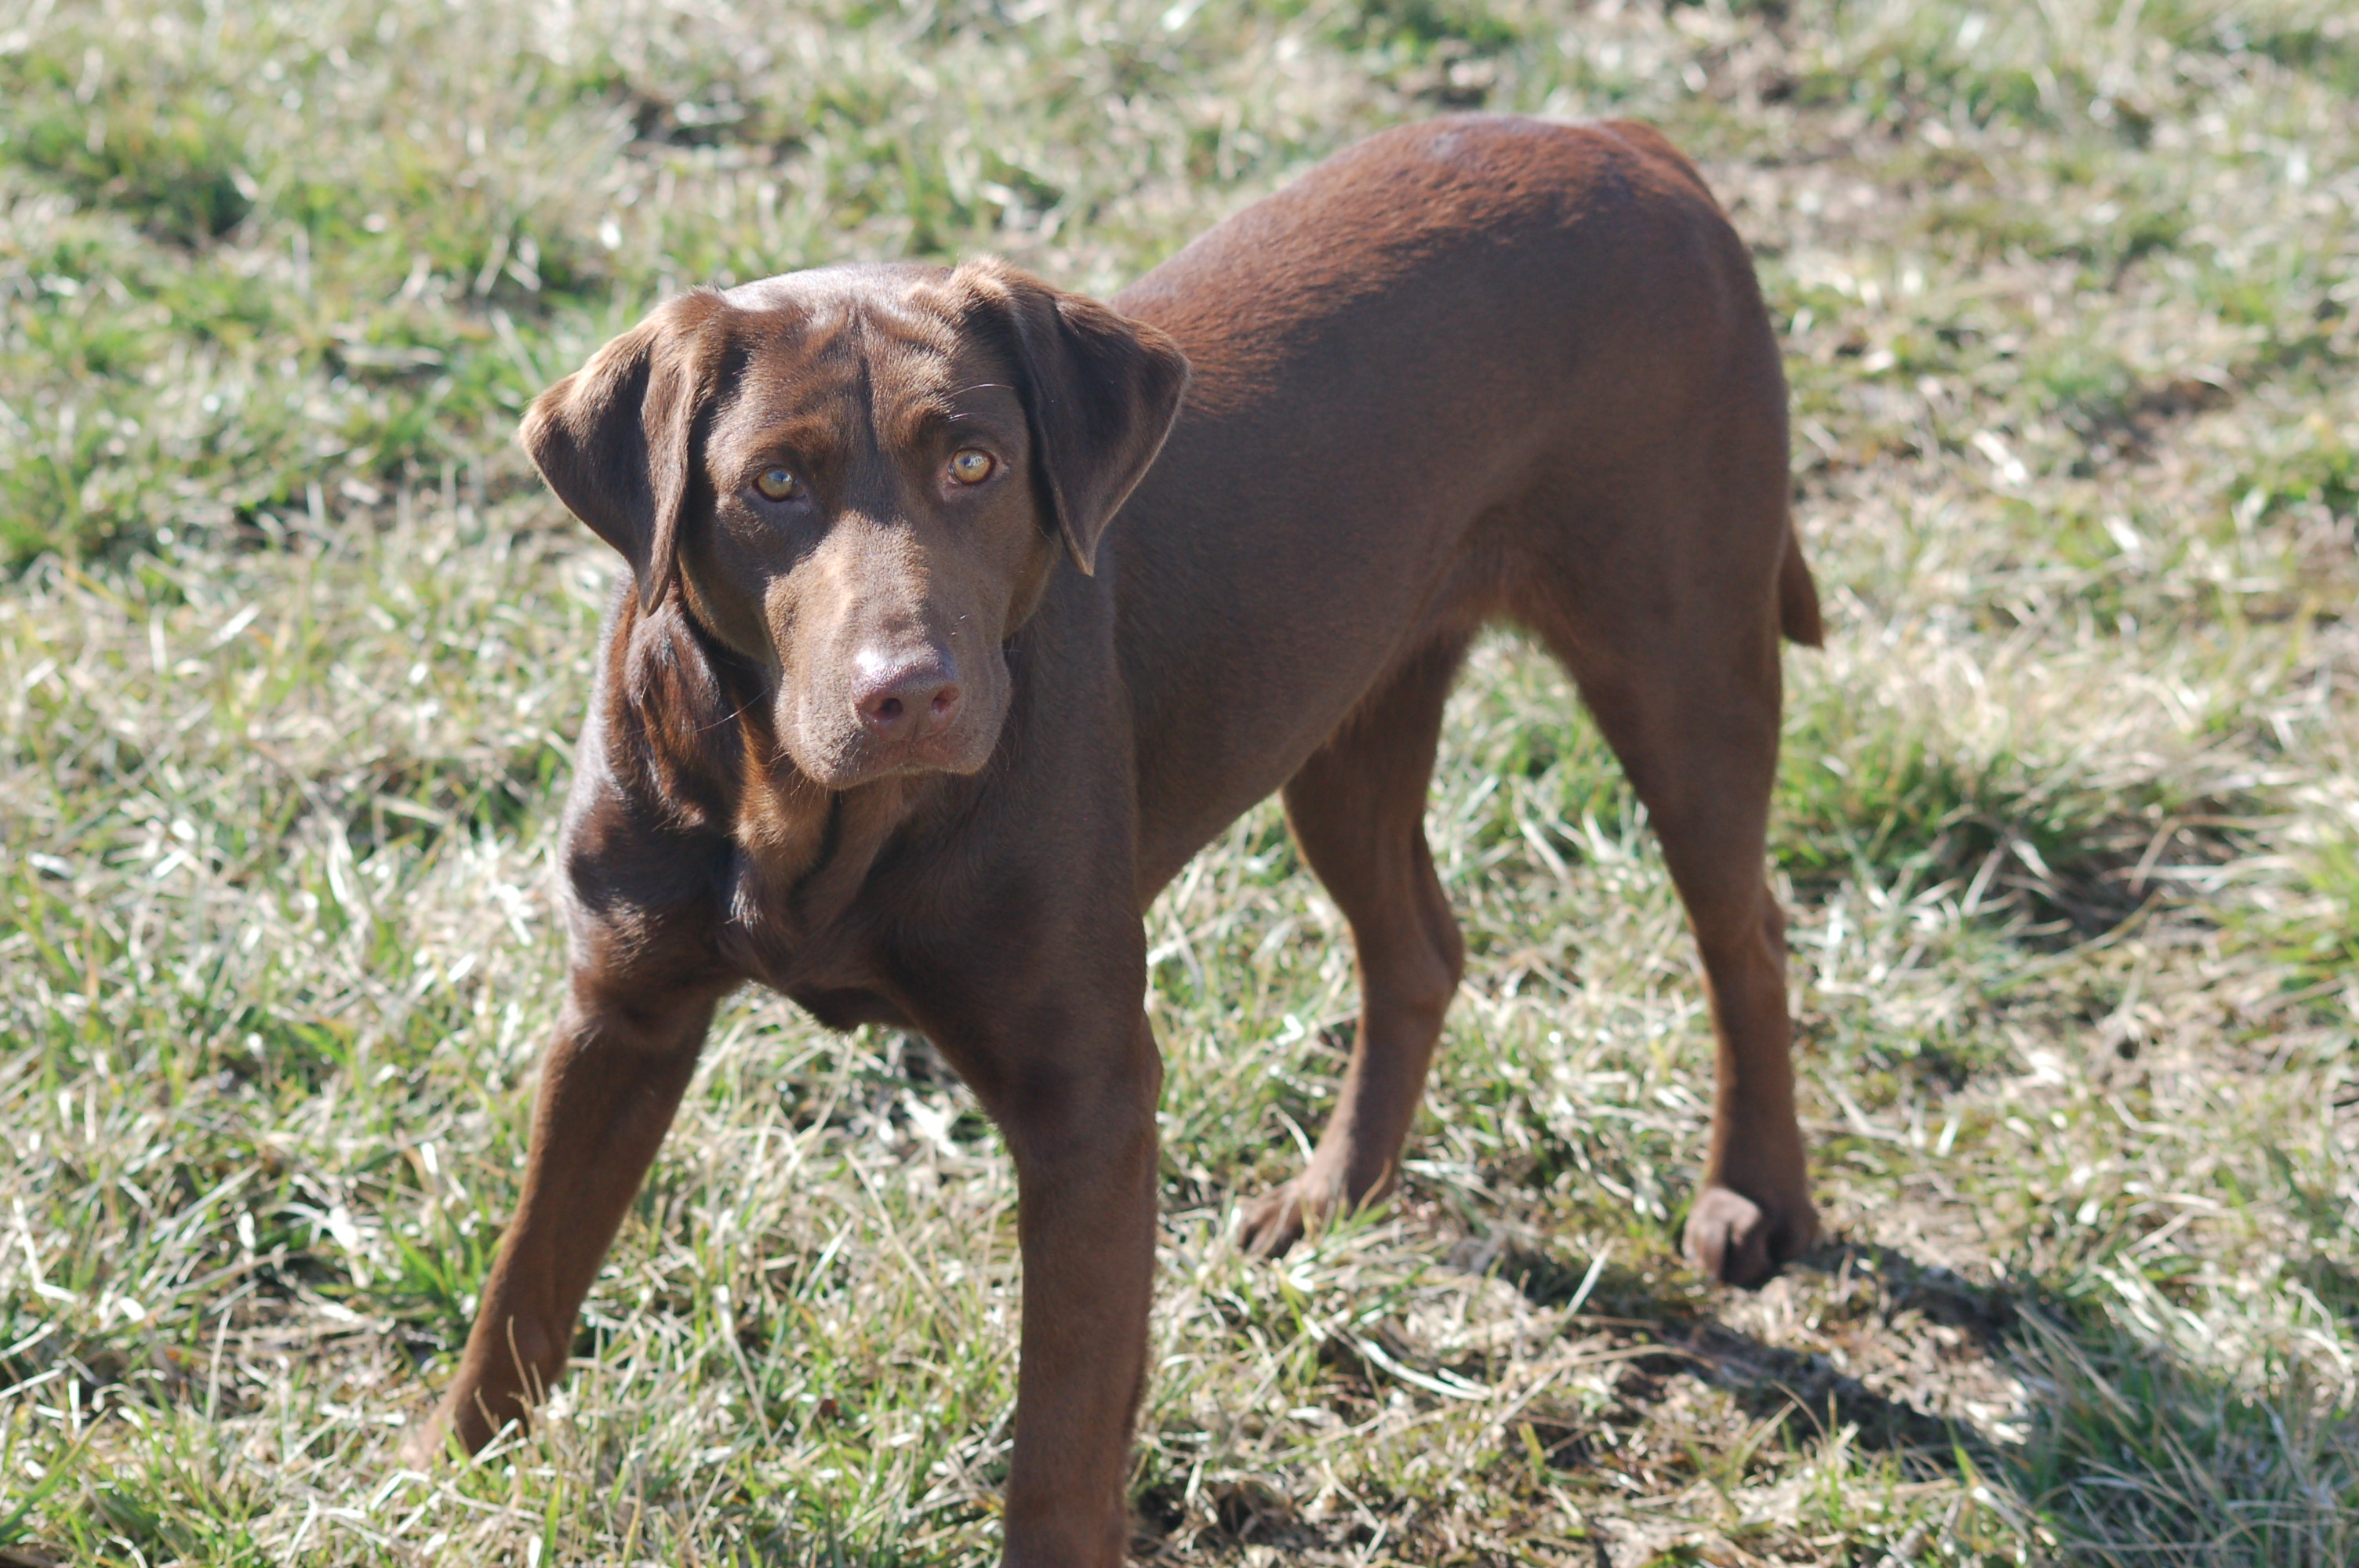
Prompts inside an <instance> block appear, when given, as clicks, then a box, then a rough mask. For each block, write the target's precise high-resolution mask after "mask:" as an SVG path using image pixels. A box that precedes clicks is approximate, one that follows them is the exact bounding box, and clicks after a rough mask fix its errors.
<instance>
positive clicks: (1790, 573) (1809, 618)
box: [1777, 523, 1827, 648]
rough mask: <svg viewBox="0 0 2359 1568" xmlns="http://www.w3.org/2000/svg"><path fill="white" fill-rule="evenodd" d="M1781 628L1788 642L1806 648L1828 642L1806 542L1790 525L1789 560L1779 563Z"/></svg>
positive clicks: (1787, 527) (1779, 618) (1778, 620)
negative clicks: (1805, 557)
mask: <svg viewBox="0 0 2359 1568" xmlns="http://www.w3.org/2000/svg"><path fill="white" fill-rule="evenodd" d="M1777 628H1778V630H1779V631H1781V632H1783V633H1786V640H1787V641H1788V642H1789V643H1800V644H1802V646H1804V647H1805V648H1816V647H1819V646H1821V644H1822V643H1825V641H1826V635H1827V632H1826V625H1825V623H1824V622H1821V620H1820V619H1819V585H1818V584H1817V583H1815V582H1813V581H1811V580H1810V563H1809V562H1807V561H1805V560H1803V559H1802V541H1801V540H1800V538H1799V537H1798V536H1797V535H1795V533H1794V528H1793V524H1790V523H1789V524H1787V526H1786V558H1785V559H1784V560H1782V561H1780V562H1778V563H1777Z"/></svg>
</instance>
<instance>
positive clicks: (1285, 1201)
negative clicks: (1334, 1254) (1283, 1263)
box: [1237, 1176, 1309, 1258]
mask: <svg viewBox="0 0 2359 1568" xmlns="http://www.w3.org/2000/svg"><path fill="white" fill-rule="evenodd" d="M1301 1188H1302V1178H1300V1177H1299V1176H1298V1177H1296V1178H1295V1179H1294V1180H1293V1181H1290V1182H1288V1183H1286V1184H1283V1185H1281V1186H1278V1187H1276V1188H1274V1189H1272V1190H1271V1191H1269V1192H1266V1193H1264V1194H1263V1195H1261V1196H1259V1197H1257V1198H1256V1199H1254V1201H1253V1202H1251V1203H1249V1204H1247V1205H1246V1206H1245V1216H1244V1217H1243V1218H1242V1219H1241V1220H1240V1221H1239V1222H1238V1225H1237V1245H1238V1246H1239V1247H1241V1248H1243V1249H1245V1250H1246V1251H1247V1252H1250V1253H1252V1254H1253V1255H1254V1256H1255V1257H1256V1258H1282V1257H1284V1256H1285V1255H1286V1253H1287V1251H1288V1249H1290V1248H1291V1247H1293V1245H1294V1244H1295V1243H1296V1242H1298V1241H1299V1240H1301V1239H1302V1233H1303V1231H1304V1230H1305V1229H1306V1228H1307V1227H1308V1225H1309V1216H1308V1215H1306V1213H1305V1212H1304V1210H1305V1204H1304V1200H1303V1196H1302V1191H1301Z"/></svg>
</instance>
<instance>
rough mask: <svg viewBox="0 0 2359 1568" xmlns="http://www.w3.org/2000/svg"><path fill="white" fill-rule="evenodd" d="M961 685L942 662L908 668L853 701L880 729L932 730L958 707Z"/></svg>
mask: <svg viewBox="0 0 2359 1568" xmlns="http://www.w3.org/2000/svg"><path fill="white" fill-rule="evenodd" d="M960 695H961V694H960V689H959V685H958V682H957V680H956V678H955V677H954V676H952V674H951V671H949V670H947V669H945V668H944V667H942V665H939V664H926V665H917V666H915V667H914V668H905V669H903V670H901V671H900V672H898V673H897V674H896V675H894V676H889V677H888V678H886V679H885V680H881V681H879V682H877V683H876V684H875V686H872V687H869V688H868V689H867V690H866V691H864V692H863V693H862V694H861V696H860V697H859V699H858V701H857V702H856V703H855V704H854V706H855V707H856V708H858V709H859V712H860V717H861V718H862V719H864V720H866V722H867V723H868V724H869V726H870V727H871V728H873V729H875V730H889V731H891V732H893V733H895V734H897V735H904V736H905V737H906V736H915V735H924V734H929V733H931V732H932V731H933V730H936V729H937V728H939V727H940V726H941V725H944V724H947V723H949V722H950V721H951V716H952V715H953V714H955V713H956V712H957V711H958V706H959V697H960Z"/></svg>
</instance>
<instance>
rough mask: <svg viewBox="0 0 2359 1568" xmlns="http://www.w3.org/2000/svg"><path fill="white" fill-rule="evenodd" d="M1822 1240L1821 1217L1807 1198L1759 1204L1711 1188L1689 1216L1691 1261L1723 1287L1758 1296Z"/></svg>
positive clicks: (1729, 1189)
mask: <svg viewBox="0 0 2359 1568" xmlns="http://www.w3.org/2000/svg"><path fill="white" fill-rule="evenodd" d="M1818 1238H1819V1213H1818V1210H1816V1209H1815V1208H1812V1207H1811V1206H1810V1199H1809V1198H1808V1197H1801V1198H1791V1199H1788V1200H1786V1201H1785V1202H1783V1203H1776V1202H1772V1203H1769V1204H1761V1203H1756V1202H1755V1201H1754V1200H1753V1199H1751V1198H1748V1197H1746V1196H1745V1195H1744V1194H1742V1193H1740V1192H1737V1191H1736V1190H1735V1189H1734V1188H1733V1187H1723V1186H1720V1185H1718V1184H1713V1185H1712V1186H1708V1187H1706V1188H1704V1189H1703V1190H1702V1191H1701V1192H1700V1193H1698V1194H1697V1195H1696V1201H1695V1207H1694V1208H1693V1209H1691V1210H1690V1211H1689V1213H1688V1234H1687V1252H1688V1259H1689V1260H1690V1261H1691V1262H1692V1263H1694V1264H1695V1266H1696V1267H1697V1268H1698V1269H1700V1270H1701V1271H1703V1272H1704V1273H1706V1274H1708V1275H1710V1276H1711V1277H1712V1278H1713V1279H1715V1280H1718V1281H1720V1282H1721V1283H1723V1284H1727V1285H1741V1286H1743V1287H1744V1288H1745V1289H1746V1290H1756V1289H1758V1288H1759V1287H1761V1286H1763V1285H1766V1284H1767V1283H1768V1282H1769V1281H1771V1280H1772V1279H1774V1278H1775V1277H1776V1276H1777V1271H1778V1270H1780V1269H1782V1268H1784V1267H1785V1266H1786V1265H1787V1264H1788V1263H1789V1262H1791V1261H1793V1260H1795V1259H1796V1258H1799V1257H1800V1256H1801V1255H1802V1254H1803V1253H1805V1252H1807V1251H1809V1250H1810V1247H1811V1245H1812V1244H1813V1243H1814V1242H1816V1241H1817V1240H1818Z"/></svg>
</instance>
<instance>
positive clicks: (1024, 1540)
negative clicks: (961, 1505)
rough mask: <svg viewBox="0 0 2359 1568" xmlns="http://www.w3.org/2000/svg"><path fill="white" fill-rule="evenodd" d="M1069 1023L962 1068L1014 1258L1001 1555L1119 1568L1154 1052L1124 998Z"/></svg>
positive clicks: (1135, 1373)
mask: <svg viewBox="0 0 2359 1568" xmlns="http://www.w3.org/2000/svg"><path fill="white" fill-rule="evenodd" d="M1077 1022H1078V1021H1072V1022H1067V1023H1066V1024H1065V1025H1064V1027H1063V1028H1062V1029H1060V1031H1059V1032H1060V1033H1071V1035H1072V1036H1073V1037H1072V1038H1069V1039H1065V1040H1060V1041H1057V1042H1055V1043H1054V1044H1053V1045H1051V1046H1049V1048H1047V1049H1045V1050H1043V1051H1041V1052H1039V1053H1038V1054H1035V1053H1032V1052H1028V1051H1027V1052H1026V1053H1025V1055H1026V1056H1027V1057H1029V1058H1030V1059H1028V1060H1023V1061H1020V1062H1012V1063H1008V1064H1006V1065H1005V1066H1002V1067H999V1069H998V1070H996V1071H993V1070H988V1069H986V1070H985V1071H984V1073H981V1074H978V1075H976V1077H977V1082H976V1087H977V1089H978V1090H979V1091H980V1092H981V1094H982V1098H984V1102H985V1105H986V1107H987V1108H989V1109H990V1110H991V1112H992V1114H993V1116H994V1118H995V1119H996V1120H997V1121H998V1122H999V1124H1000V1127H1001V1129H1002V1130H1003V1131H1004V1132H1005V1134H1006V1139H1007V1146H1008V1149H1009V1152H1011V1153H1012V1154H1013V1155H1014V1156H1015V1160H1016V1183H1017V1200H1016V1228H1017V1232H1018V1236H1019V1238H1020V1242H1021V1247H1022V1251H1023V1257H1024V1331H1023V1338H1022V1344H1023V1366H1022V1368H1021V1370H1020V1373H1019V1375H1018V1379H1017V1383H1016V1452H1015V1457H1014V1460H1013V1463H1012V1465H1010V1468H1009V1472H1008V1477H1007V1504H1006V1523H1005V1529H1006V1534H1005V1537H1004V1548H1005V1556H1004V1561H1005V1562H1006V1563H1007V1564H1009V1565H1010V1568H1015V1565H1018V1564H1020V1565H1021V1568H1052V1565H1053V1568H1120V1564H1121V1563H1122V1561H1123V1556H1124V1552H1125V1548H1126V1546H1127V1544H1128V1539H1129V1514H1128V1510H1127V1508H1126V1506H1125V1495H1124V1494H1125V1485H1124V1483H1125V1477H1126V1476H1127V1475H1128V1474H1129V1459H1130V1429H1131V1421H1132V1418H1133V1416H1134V1415H1135V1414H1136V1411H1137V1409H1138V1400H1139V1394H1140V1390H1141V1387H1142V1385H1143V1382H1144V1378H1145V1369H1146V1364H1147V1303H1148V1297H1149V1295H1150V1293H1151V1292H1152V1290H1153V1287H1154V1274H1155V1175H1156V1133H1155V1107H1156V1100H1157V1097H1158V1095H1159V1093H1160V1092H1161V1089H1162V1083H1163V1065H1162V1059H1161V1057H1160V1056H1159V1055H1158V1053H1157V1051H1156V1048H1155V1036H1154V1034H1153V1033H1152V1032H1151V1031H1150V1030H1149V1029H1148V1027H1147V1020H1146V1019H1145V1017H1144V1016H1142V1015H1141V1014H1140V1013H1139V1012H1137V1011H1136V1010H1135V1004H1134V1010H1133V1011H1131V1012H1130V1014H1129V1018H1128V1020H1127V1022H1125V1023H1116V1022H1114V1021H1113V1020H1111V1019H1108V1020H1105V1021H1104V1022H1103V1023H1102V1024H1101V1025H1100V1026H1099V1028H1097V1029H1094V1030H1093V1029H1091V1028H1089V1027H1087V1026H1086V1025H1080V1026H1078V1027H1077V1026H1076V1024H1077ZM1092 1034H1094V1035H1096V1036H1097V1037H1096V1038H1094V1039H1093V1038H1087V1036H1089V1035H1092ZM1109 1035H1110V1036H1111V1038H1108V1037H1107V1036H1109Z"/></svg>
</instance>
